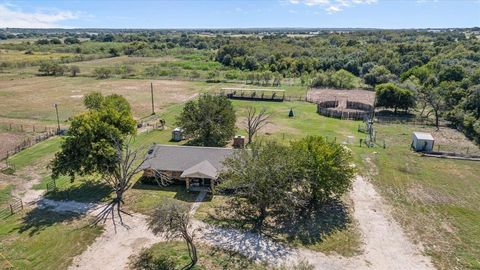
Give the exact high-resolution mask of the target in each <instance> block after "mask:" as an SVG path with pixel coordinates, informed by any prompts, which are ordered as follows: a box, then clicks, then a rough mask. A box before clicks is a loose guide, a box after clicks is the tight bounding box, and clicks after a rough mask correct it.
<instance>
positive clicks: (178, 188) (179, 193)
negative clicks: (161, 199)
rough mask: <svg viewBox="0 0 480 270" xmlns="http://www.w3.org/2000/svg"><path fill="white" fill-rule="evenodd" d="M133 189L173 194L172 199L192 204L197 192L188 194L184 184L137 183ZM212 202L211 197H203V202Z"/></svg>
mask: <svg viewBox="0 0 480 270" xmlns="http://www.w3.org/2000/svg"><path fill="white" fill-rule="evenodd" d="M132 188H133V189H138V190H150V191H156V190H157V191H159V192H166V193H175V195H174V197H173V198H174V199H176V200H179V201H183V202H188V203H193V202H195V199H196V198H197V195H198V192H189V191H187V189H186V187H185V184H184V183H175V184H171V185H168V186H159V185H155V184H142V183H140V181H139V182H137V183H135V185H133V187H132ZM211 200H212V196H211V195H207V196H205V199H204V200H203V201H204V202H209V201H211Z"/></svg>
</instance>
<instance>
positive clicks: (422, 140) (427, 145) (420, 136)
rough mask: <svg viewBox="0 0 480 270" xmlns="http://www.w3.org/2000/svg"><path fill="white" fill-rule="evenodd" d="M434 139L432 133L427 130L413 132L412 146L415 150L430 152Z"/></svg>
mask: <svg viewBox="0 0 480 270" xmlns="http://www.w3.org/2000/svg"><path fill="white" fill-rule="evenodd" d="M434 143H435V139H434V138H433V136H432V134H430V133H427V132H413V135H412V148H413V149H415V151H417V152H431V151H433V145H434Z"/></svg>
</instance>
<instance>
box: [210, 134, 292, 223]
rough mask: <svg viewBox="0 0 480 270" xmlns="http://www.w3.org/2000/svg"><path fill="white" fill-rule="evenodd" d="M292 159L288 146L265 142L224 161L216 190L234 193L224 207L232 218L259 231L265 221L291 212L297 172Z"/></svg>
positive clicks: (253, 145)
mask: <svg viewBox="0 0 480 270" xmlns="http://www.w3.org/2000/svg"><path fill="white" fill-rule="evenodd" d="M292 156H293V154H292V151H291V149H290V148H289V147H288V146H286V145H281V144H279V143H276V142H272V141H267V142H266V143H264V144H252V145H251V149H244V150H240V151H239V152H236V153H235V154H234V156H232V157H229V158H227V159H226V160H225V163H224V164H225V168H226V169H225V170H224V171H223V172H222V173H221V176H220V178H221V179H223V183H222V184H220V185H219V188H220V189H226V190H230V191H231V192H233V194H234V197H233V199H232V200H231V201H230V205H229V206H228V208H229V212H231V213H232V216H235V218H236V219H240V220H241V221H243V222H245V223H249V224H252V226H253V227H252V229H253V230H254V231H262V229H263V226H264V222H265V220H266V219H268V218H274V217H275V213H280V212H285V211H291V210H292V209H295V206H296V205H297V204H298V202H295V199H296V197H295V196H292V194H290V192H291V191H292V190H293V186H294V184H295V183H296V182H297V181H296V180H297V179H298V173H297V172H298V171H299V170H298V166H296V164H295V158H291V157H292Z"/></svg>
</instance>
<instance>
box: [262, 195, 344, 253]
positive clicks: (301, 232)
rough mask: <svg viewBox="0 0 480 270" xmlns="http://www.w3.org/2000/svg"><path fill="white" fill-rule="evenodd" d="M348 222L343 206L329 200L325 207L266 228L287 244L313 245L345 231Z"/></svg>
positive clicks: (336, 201) (309, 210)
mask: <svg viewBox="0 0 480 270" xmlns="http://www.w3.org/2000/svg"><path fill="white" fill-rule="evenodd" d="M350 222H351V220H350V217H349V213H348V209H347V207H346V206H345V204H344V203H343V202H342V201H340V200H331V201H329V202H327V203H326V204H325V205H322V206H319V207H313V208H312V209H307V210H305V211H304V212H303V213H301V214H300V215H298V216H297V217H295V218H288V219H285V220H283V221H281V222H280V224H279V225H280V226H275V227H272V226H268V228H267V230H268V231H270V232H271V233H272V234H273V235H276V234H279V233H280V234H283V235H285V237H286V240H287V241H289V242H300V243H302V244H303V245H313V244H316V243H319V242H322V241H323V238H324V237H325V236H328V235H330V234H331V233H333V232H335V231H339V230H345V229H347V227H348V225H349V224H350Z"/></svg>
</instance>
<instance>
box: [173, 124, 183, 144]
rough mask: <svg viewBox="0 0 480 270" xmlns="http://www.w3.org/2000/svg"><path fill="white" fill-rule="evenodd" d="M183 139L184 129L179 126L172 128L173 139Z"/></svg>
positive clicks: (176, 140) (177, 140)
mask: <svg viewBox="0 0 480 270" xmlns="http://www.w3.org/2000/svg"><path fill="white" fill-rule="evenodd" d="M181 140H183V129H181V128H179V127H177V128H175V129H174V130H172V141H174V142H179V141H181Z"/></svg>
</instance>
